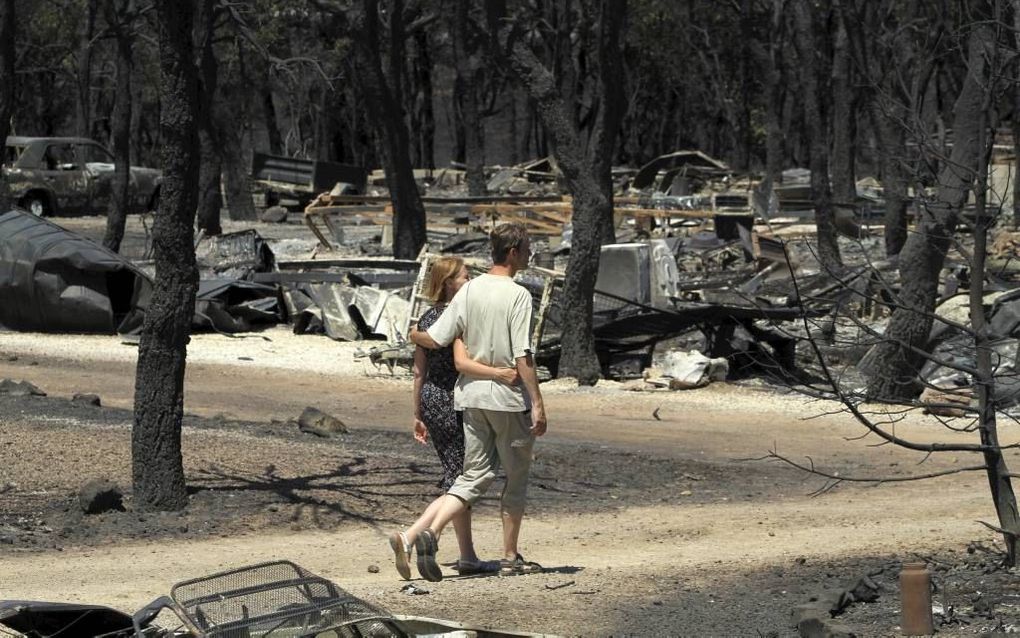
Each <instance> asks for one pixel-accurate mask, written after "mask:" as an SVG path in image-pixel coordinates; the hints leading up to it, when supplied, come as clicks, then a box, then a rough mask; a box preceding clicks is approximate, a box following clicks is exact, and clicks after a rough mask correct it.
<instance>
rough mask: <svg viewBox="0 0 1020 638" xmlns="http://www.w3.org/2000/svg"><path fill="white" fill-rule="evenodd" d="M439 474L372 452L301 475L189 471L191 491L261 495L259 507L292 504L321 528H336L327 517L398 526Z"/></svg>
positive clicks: (297, 515) (296, 515) (255, 503)
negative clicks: (401, 516)
mask: <svg viewBox="0 0 1020 638" xmlns="http://www.w3.org/2000/svg"><path fill="white" fill-rule="evenodd" d="M435 476H436V472H435V471H434V470H433V469H431V468H426V467H424V466H422V465H421V464H419V463H416V462H413V461H412V462H409V463H400V462H389V461H387V460H383V459H378V458H374V457H373V458H370V457H367V456H356V457H354V458H352V459H351V460H350V461H348V462H346V463H343V464H342V465H340V466H339V467H337V468H336V469H333V470H329V471H323V472H317V473H311V474H302V475H298V476H285V475H281V474H280V473H279V471H278V469H277V468H276V467H275V466H274V465H272V464H270V465H268V466H266V467H265V468H263V470H262V472H261V473H258V474H255V473H252V472H251V471H249V470H246V469H241V468H224V467H221V466H219V465H212V466H209V467H207V468H203V469H200V470H198V471H197V472H196V471H194V470H193V471H192V472H190V473H189V476H188V493H189V494H191V495H201V494H203V493H206V494H223V495H230V496H235V495H237V494H247V495H249V496H254V497H255V498H253V499H252V501H251V506H252V507H253V508H261V507H265V506H266V505H272V504H283V505H289V506H292V507H293V511H292V512H291V515H290V519H291V521H292V522H297V521H299V520H301V519H307V520H309V521H310V522H311V523H312V524H313V525H315V526H316V527H320V528H329V527H332V524H331V522H330V521H328V520H326V519H325V516H324V515H329V518H332V519H334V520H335V519H337V518H339V519H343V520H349V521H358V522H362V523H367V524H369V525H372V526H377V525H380V524H384V523H385V524H393V523H395V522H396V521H397V519H396V518H395V515H397V514H400V513H402V512H403V511H404V510H405V509H407V507H408V506H414V507H417V504H418V502H419V501H420V500H421V497H422V493H423V492H424V491H426V490H427V488H428V487H429V486H430V485H433V484H434V479H435ZM259 495H262V497H259ZM267 497H268V498H267Z"/></svg>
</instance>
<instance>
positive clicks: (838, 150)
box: [832, 16, 857, 206]
mask: <svg viewBox="0 0 1020 638" xmlns="http://www.w3.org/2000/svg"><path fill="white" fill-rule="evenodd" d="M834 20H835V21H836V23H837V26H836V44H835V47H834V50H833V56H832V196H833V199H834V200H835V202H836V203H837V204H841V205H843V206H853V205H854V203H855V201H856V199H857V185H856V179H855V177H856V166H855V161H854V157H855V155H856V137H857V96H856V91H855V89H854V85H853V81H852V78H851V74H852V72H853V69H852V67H851V65H850V50H849V43H848V42H847V33H846V27H845V26H844V24H843V20H842V17H840V16H836V17H835V18H834Z"/></svg>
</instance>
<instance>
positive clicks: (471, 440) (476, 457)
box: [447, 408, 535, 514]
mask: <svg viewBox="0 0 1020 638" xmlns="http://www.w3.org/2000/svg"><path fill="white" fill-rule="evenodd" d="M530 429H531V413H530V412H497V411H495V410H482V409H480V408H467V409H465V410H464V473H463V474H461V475H460V476H458V477H457V480H456V482H454V484H453V486H452V487H450V490H449V491H448V492H447V493H448V494H452V495H453V496H456V497H457V498H460V499H461V500H463V501H465V502H467V503H468V504H469V505H472V504H474V503H475V501H477V500H478V499H479V498H481V497H482V495H483V494H485V492H486V491H488V489H489V486H490V485H492V482H493V481H494V480H495V479H496V473H497V472H498V471H499V467H500V464H502V466H503V469H504V471H505V472H506V487H505V488H503V496H502V497H501V499H500V502H501V504H502V507H503V511H505V512H509V513H511V514H520V513H522V512H524V504H525V502H526V500H527V496H528V473H529V472H530V470H531V452H532V449H533V448H534V446H535V437H534V436H532V434H531V431H530Z"/></svg>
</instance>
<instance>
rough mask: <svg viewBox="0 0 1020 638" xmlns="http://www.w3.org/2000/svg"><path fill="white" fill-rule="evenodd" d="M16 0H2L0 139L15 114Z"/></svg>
mask: <svg viewBox="0 0 1020 638" xmlns="http://www.w3.org/2000/svg"><path fill="white" fill-rule="evenodd" d="M16 25H17V18H16V14H15V0H0V140H6V139H7V136H8V135H9V134H10V132H11V116H12V115H13V114H14V87H15V83H16V82H17V77H16V76H15V75H14V59H15V51H16V50H15V47H14V38H15V27H16ZM6 158H7V156H6V154H5V155H3V156H0V211H3V212H7V210H8V209H10V207H11V205H12V204H13V202H12V201H11V191H10V186H9V184H8V183H7V177H6V175H5V174H4V172H3V164H4V162H5V161H6Z"/></svg>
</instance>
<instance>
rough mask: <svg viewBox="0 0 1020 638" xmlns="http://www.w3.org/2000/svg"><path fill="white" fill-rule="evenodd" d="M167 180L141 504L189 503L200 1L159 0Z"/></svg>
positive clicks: (143, 400)
mask: <svg viewBox="0 0 1020 638" xmlns="http://www.w3.org/2000/svg"><path fill="white" fill-rule="evenodd" d="M156 11H157V18H158V29H159V36H158V37H159V52H160V55H159V59H160V102H161V105H162V110H161V112H160V128H161V129H162V139H163V150H162V155H163V185H162V197H161V198H160V204H159V212H158V214H157V215H156V220H155V227H154V229H153V250H154V257H155V262H156V278H155V283H154V287H153V293H152V300H151V302H150V304H149V308H148V310H147V312H146V313H145V323H144V325H143V328H142V338H141V343H140V344H139V349H138V369H137V374H136V378H135V406H134V414H135V418H134V427H133V428H132V431H131V457H132V459H131V460H132V480H133V484H134V499H135V503H136V504H137V507H138V509H140V510H176V509H181V508H183V507H185V506H186V505H187V502H188V497H187V491H186V489H185V480H184V466H183V459H182V456H181V417H182V416H183V412H184V369H185V363H186V357H187V345H188V340H189V335H190V328H191V321H192V317H193V315H194V311H195V293H196V292H197V290H198V268H197V266H196V264H195V251H194V247H193V241H194V230H193V225H194V221H195V207H196V205H197V203H198V202H197V193H198V188H197V187H198V167H199V166H198V165H199V161H200V156H199V153H198V138H197V135H196V133H195V130H196V123H197V120H198V109H199V106H198V78H197V73H196V70H195V66H194V57H193V46H192V39H191V38H192V26H193V21H194V12H195V3H194V0H187V1H185V0H181V1H179V2H160V3H157V4H156Z"/></svg>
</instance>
